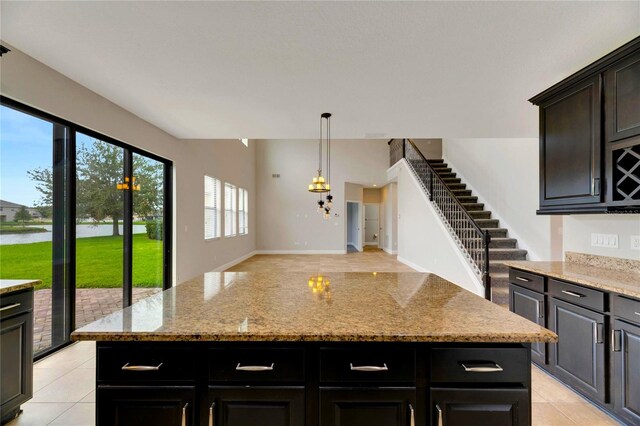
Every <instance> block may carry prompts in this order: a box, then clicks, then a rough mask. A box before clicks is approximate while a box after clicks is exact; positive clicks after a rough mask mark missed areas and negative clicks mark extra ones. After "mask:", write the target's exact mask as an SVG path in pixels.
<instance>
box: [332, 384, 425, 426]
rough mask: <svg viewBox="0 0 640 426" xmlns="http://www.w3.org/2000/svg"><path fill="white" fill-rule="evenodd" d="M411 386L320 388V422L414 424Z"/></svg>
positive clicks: (337, 425)
mask: <svg viewBox="0 0 640 426" xmlns="http://www.w3.org/2000/svg"><path fill="white" fill-rule="evenodd" d="M415 406H416V390H415V389H384V388H382V389H332V388H320V425H321V426H341V425H372V426H373V425H375V426H409V425H415V424H416V423H415V415H416V414H415V408H414V407H415Z"/></svg>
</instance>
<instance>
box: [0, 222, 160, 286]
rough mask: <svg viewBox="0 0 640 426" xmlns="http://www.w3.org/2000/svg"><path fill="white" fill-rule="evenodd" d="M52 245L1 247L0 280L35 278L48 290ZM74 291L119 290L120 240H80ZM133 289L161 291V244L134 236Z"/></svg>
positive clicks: (143, 237) (103, 238)
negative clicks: (79, 289) (90, 289)
mask: <svg viewBox="0 0 640 426" xmlns="http://www.w3.org/2000/svg"><path fill="white" fill-rule="evenodd" d="M51 250H52V249H51V242H50V241H48V242H42V243H30V244H10V245H0V278H2V279H23V278H37V279H40V280H42V284H41V285H40V286H38V287H37V288H36V289H38V290H39V289H42V288H51V258H52V253H51ZM76 252H77V256H76V258H77V267H76V287H77V288H96V287H122V258H123V255H122V236H119V237H92V238H79V239H78V240H77V243H76ZM133 285H134V286H135V287H162V241H158V240H150V239H149V238H147V236H146V234H134V236H133Z"/></svg>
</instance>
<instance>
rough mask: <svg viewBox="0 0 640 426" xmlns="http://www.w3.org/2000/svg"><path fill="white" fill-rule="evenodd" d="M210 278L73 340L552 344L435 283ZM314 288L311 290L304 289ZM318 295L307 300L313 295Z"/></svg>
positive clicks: (346, 276)
mask: <svg viewBox="0 0 640 426" xmlns="http://www.w3.org/2000/svg"><path fill="white" fill-rule="evenodd" d="M311 277H312V274H310V273H309V274H307V273H300V272H292V273H278V272H266V271H265V272H210V273H206V274H204V275H203V276H201V277H199V278H196V279H193V280H191V281H188V282H185V283H183V284H180V285H178V286H175V287H173V288H171V289H169V290H166V291H164V292H161V293H158V294H155V295H153V296H151V297H149V298H147V299H144V300H142V301H140V302H138V303H136V304H134V305H132V306H131V307H128V308H126V309H123V310H120V311H117V312H115V313H113V314H111V315H108V316H106V317H104V318H102V319H100V320H97V321H95V322H93V323H91V324H88V325H86V326H84V327H82V328H80V329H78V330H76V331H75V332H73V333H72V335H71V337H72V339H73V340H97V341H289V342H292V341H327V342H339V341H359V342H366V341H371V342H492V343H493V342H495V343H500V342H514V343H527V342H555V341H556V340H557V336H556V335H555V334H554V333H552V332H551V331H549V330H547V329H545V328H543V327H540V326H538V325H537V324H534V323H532V322H530V321H528V320H526V319H524V318H522V317H520V316H518V315H516V314H513V313H511V312H509V311H508V310H506V309H504V308H502V307H500V306H498V305H496V304H493V303H491V302H489V301H487V300H485V299H483V298H481V297H479V296H476V295H475V294H472V293H470V292H469V291H467V290H464V289H462V288H461V287H459V286H457V285H455V284H452V283H450V282H449V281H446V280H444V279H442V278H440V277H438V276H436V275H432V274H423V273H417V272H415V273H414V272H402V273H377V274H373V273H365V272H347V273H338V272H336V273H333V272H332V273H328V274H326V276H324V277H325V278H328V279H329V280H330V284H329V286H328V289H325V290H324V291H320V290H318V288H317V286H316V283H317V277H315V276H314V281H313V282H311V283H310V282H309V279H310V278H311ZM312 284H313V285H312ZM314 288H315V289H316V291H315V292H314V290H313V289H314Z"/></svg>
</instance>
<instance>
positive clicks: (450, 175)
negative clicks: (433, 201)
mask: <svg viewBox="0 0 640 426" xmlns="http://www.w3.org/2000/svg"><path fill="white" fill-rule="evenodd" d="M436 172H438V176H440V177H441V178H442V179H450V178H455V177H456V174H455V173H453V172H441V171H440V170H436Z"/></svg>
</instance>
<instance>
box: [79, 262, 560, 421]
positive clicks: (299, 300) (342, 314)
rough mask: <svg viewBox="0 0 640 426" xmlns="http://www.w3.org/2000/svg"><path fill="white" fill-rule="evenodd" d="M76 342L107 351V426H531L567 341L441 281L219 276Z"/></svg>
mask: <svg viewBox="0 0 640 426" xmlns="http://www.w3.org/2000/svg"><path fill="white" fill-rule="evenodd" d="M72 338H73V339H74V340H96V341H97V342H98V345H97V354H98V355H97V373H96V376H97V377H96V380H97V397H96V398H97V399H96V403H97V409H96V417H97V424H98V425H113V424H119V425H127V424H136V425H138V424H143V423H147V424H156V425H165V424H166V425H178V424H182V425H202V426H204V425H218V426H220V425H225V426H233V425H243V426H247V425H277V426H280V425H310V426H315V425H323V426H324V425H381V426H386V425H394V426H395V425H412V426H413V425H427V424H434V425H436V424H446V425H454V424H491V425H499V424H530V422H531V410H530V407H531V389H530V385H531V371H530V368H531V367H530V357H531V355H530V348H529V346H530V344H531V343H535V342H554V341H556V335H555V334H554V333H552V332H550V331H549V330H547V329H545V328H543V327H540V326H539V325H537V324H534V323H532V322H530V321H528V320H525V319H524V318H521V317H519V316H518V315H515V314H513V313H511V312H509V311H507V310H505V309H503V308H501V307H499V306H498V305H495V304H492V303H490V302H488V301H486V300H484V299H482V298H480V297H478V296H476V295H474V294H472V293H470V292H468V291H466V290H464V289H462V288H460V287H458V286H456V285H455V284H452V283H450V282H448V281H446V280H444V279H442V278H440V277H438V276H436V275H432V274H422V273H330V274H327V275H326V276H324V275H323V276H317V275H314V276H310V275H309V274H305V273H276V272H231V273H214V272H212V273H207V274H204V275H203V276H201V277H199V278H197V279H194V280H191V281H188V282H185V283H183V284H180V285H178V286H176V287H174V288H171V289H169V290H166V291H164V292H162V293H158V294H156V295H154V296H151V297H149V298H147V299H145V300H142V301H140V302H138V303H136V304H135V305H133V306H131V307H129V308H126V309H124V310H121V311H118V312H115V313H113V314H111V315H109V316H107V317H105V318H103V319H101V320H98V321H96V322H94V323H91V324H89V325H87V326H85V327H83V328H81V329H78V330H77V331H76V332H74V333H73V334H72ZM143 419H144V420H143ZM141 422H143V423H141Z"/></svg>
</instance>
